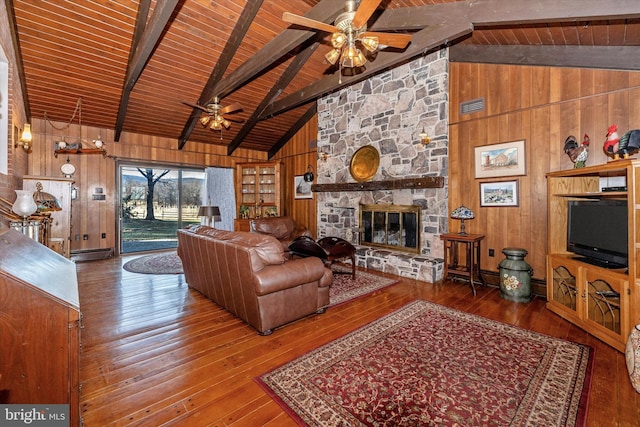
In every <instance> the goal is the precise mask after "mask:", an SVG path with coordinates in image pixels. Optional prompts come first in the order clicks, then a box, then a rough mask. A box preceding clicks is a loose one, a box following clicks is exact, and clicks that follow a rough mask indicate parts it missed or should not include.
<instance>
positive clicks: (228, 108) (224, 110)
mask: <svg viewBox="0 0 640 427" xmlns="http://www.w3.org/2000/svg"><path fill="white" fill-rule="evenodd" d="M240 110H242V106H241V105H240V104H231V105H227V106H226V107H223V108H221V109H220V114H230V113H235V112H236V111H240Z"/></svg>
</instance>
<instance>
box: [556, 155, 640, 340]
mask: <svg viewBox="0 0 640 427" xmlns="http://www.w3.org/2000/svg"><path fill="white" fill-rule="evenodd" d="M607 182H615V187H617V188H616V189H615V191H607V190H606V188H605V189H603V187H607ZM639 184H640V161H638V160H629V159H627V160H617V161H611V162H609V163H607V164H604V165H598V166H590V167H586V168H579V169H572V170H566V171H558V172H551V173H548V174H547V186H548V203H549V205H548V212H547V215H548V241H547V244H548V251H547V307H548V308H549V310H551V311H553V312H555V313H557V314H559V315H560V316H562V317H563V318H565V319H567V320H569V321H571V322H573V323H574V324H576V325H578V326H580V327H581V328H583V329H585V330H586V331H588V332H589V333H591V334H593V335H594V336H596V337H597V338H599V339H601V340H602V341H604V342H606V343H607V344H609V345H611V346H612V347H614V348H616V349H618V350H620V351H624V350H625V345H626V341H627V337H628V336H629V333H630V331H631V328H633V327H634V325H636V324H638V323H640V194H639V191H638V190H640V186H639ZM593 199H598V200H602V199H621V200H626V201H627V210H628V224H627V226H628V268H605V267H601V266H597V265H593V264H591V263H586V262H583V261H582V260H581V258H579V257H577V256H576V255H575V254H573V253H571V252H569V251H568V250H567V226H568V209H569V208H568V206H569V202H570V201H573V200H593Z"/></svg>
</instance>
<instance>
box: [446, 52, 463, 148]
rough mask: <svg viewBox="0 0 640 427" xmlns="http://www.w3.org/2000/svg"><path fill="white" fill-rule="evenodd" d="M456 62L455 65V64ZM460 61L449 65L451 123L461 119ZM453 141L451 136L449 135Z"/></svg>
mask: <svg viewBox="0 0 640 427" xmlns="http://www.w3.org/2000/svg"><path fill="white" fill-rule="evenodd" d="M453 64H455V66H454V65H453ZM459 65H460V64H459V63H455V62H454V63H451V64H450V65H449V123H450V124H451V123H458V121H460V108H459V105H460V88H459V87H458V84H459V83H460V80H461V76H460V69H461V67H459ZM449 143H451V137H449Z"/></svg>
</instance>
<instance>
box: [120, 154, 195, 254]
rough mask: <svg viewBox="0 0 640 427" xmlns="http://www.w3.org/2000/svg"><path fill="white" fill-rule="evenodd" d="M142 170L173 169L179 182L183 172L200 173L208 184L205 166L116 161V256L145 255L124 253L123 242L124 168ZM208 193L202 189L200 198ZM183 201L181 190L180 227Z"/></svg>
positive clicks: (179, 203) (179, 198) (179, 199)
mask: <svg viewBox="0 0 640 427" xmlns="http://www.w3.org/2000/svg"><path fill="white" fill-rule="evenodd" d="M127 167H130V168H141V169H148V168H151V169H171V170H174V171H177V172H178V174H179V182H182V174H183V172H186V171H189V172H200V173H202V175H203V180H204V181H205V183H206V167H204V166H196V165H185V164H179V163H169V162H157V161H151V160H148V161H141V160H128V159H116V162H115V174H116V177H115V178H116V194H117V197H116V203H115V210H116V212H115V228H116V233H115V240H116V242H115V245H114V246H115V248H114V252H115V255H116V256H120V255H129V254H135V253H143V252H145V251H139V252H126V253H123V252H122V242H123V238H122V220H123V218H122V186H123V184H122V170H123V168H127ZM205 192H206V188H202V189H201V192H200V196H201V197H204V194H205ZM182 201H183V195H182V190H181V189H179V191H178V200H177V204H178V206H179V209H178V226H180V224H182ZM200 203H202V200H200Z"/></svg>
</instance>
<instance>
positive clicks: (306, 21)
mask: <svg viewBox="0 0 640 427" xmlns="http://www.w3.org/2000/svg"><path fill="white" fill-rule="evenodd" d="M282 20H283V21H284V22H288V23H289V24H296V25H302V26H303V27H309V28H314V29H316V30H320V31H326V32H328V33H335V32H337V31H340V30H339V29H338V28H337V27H334V26H333V25H329V24H325V23H324V22H320V21H316V20H315V19H310V18H305V17H304V16H300V15H295V14H293V13H291V12H285V13H283V14H282Z"/></svg>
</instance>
